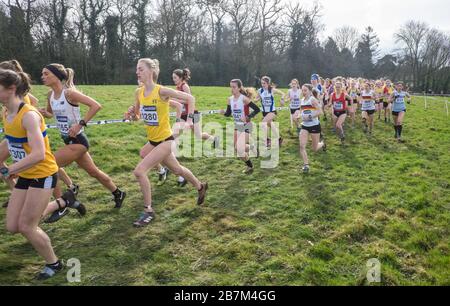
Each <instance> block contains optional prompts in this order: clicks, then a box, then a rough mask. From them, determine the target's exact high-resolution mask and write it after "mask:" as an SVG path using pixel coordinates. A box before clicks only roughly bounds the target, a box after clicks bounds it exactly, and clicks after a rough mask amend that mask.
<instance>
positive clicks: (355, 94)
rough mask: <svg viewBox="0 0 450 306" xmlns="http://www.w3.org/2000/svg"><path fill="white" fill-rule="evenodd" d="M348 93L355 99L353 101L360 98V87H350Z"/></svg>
mask: <svg viewBox="0 0 450 306" xmlns="http://www.w3.org/2000/svg"><path fill="white" fill-rule="evenodd" d="M348 94H349V96H350V97H351V98H352V99H353V101H356V100H358V89H356V88H355V89H351V88H350V89H349V90H348Z"/></svg>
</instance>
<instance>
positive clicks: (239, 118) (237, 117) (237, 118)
mask: <svg viewBox="0 0 450 306" xmlns="http://www.w3.org/2000/svg"><path fill="white" fill-rule="evenodd" d="M233 118H234V121H236V122H242V111H241V110H234V111H233Z"/></svg>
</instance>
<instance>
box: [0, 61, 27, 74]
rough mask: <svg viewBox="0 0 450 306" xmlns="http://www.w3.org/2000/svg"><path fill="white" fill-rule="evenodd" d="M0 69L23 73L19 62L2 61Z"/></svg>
mask: <svg viewBox="0 0 450 306" xmlns="http://www.w3.org/2000/svg"><path fill="white" fill-rule="evenodd" d="M0 68H1V69H7V70H12V71H15V72H17V73H19V72H23V68H22V66H21V65H20V63H19V61H17V60H15V59H13V60H10V61H4V62H1V63H0Z"/></svg>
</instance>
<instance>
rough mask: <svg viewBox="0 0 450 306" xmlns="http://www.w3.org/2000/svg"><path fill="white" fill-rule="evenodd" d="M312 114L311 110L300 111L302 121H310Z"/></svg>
mask: <svg viewBox="0 0 450 306" xmlns="http://www.w3.org/2000/svg"><path fill="white" fill-rule="evenodd" d="M312 115H313V112H312V111H311V110H305V111H303V112H302V119H303V122H312V121H313V120H314V118H313V116H312Z"/></svg>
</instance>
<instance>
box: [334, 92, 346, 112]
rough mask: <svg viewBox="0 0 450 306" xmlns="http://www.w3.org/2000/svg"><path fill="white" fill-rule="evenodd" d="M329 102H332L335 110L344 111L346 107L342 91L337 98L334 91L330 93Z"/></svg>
mask: <svg viewBox="0 0 450 306" xmlns="http://www.w3.org/2000/svg"><path fill="white" fill-rule="evenodd" d="M331 103H333V109H334V111H335V112H345V111H346V110H347V108H348V105H347V100H346V99H345V93H344V92H342V93H341V95H340V97H339V98H337V97H336V93H335V92H334V93H333V94H332V95H331Z"/></svg>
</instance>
